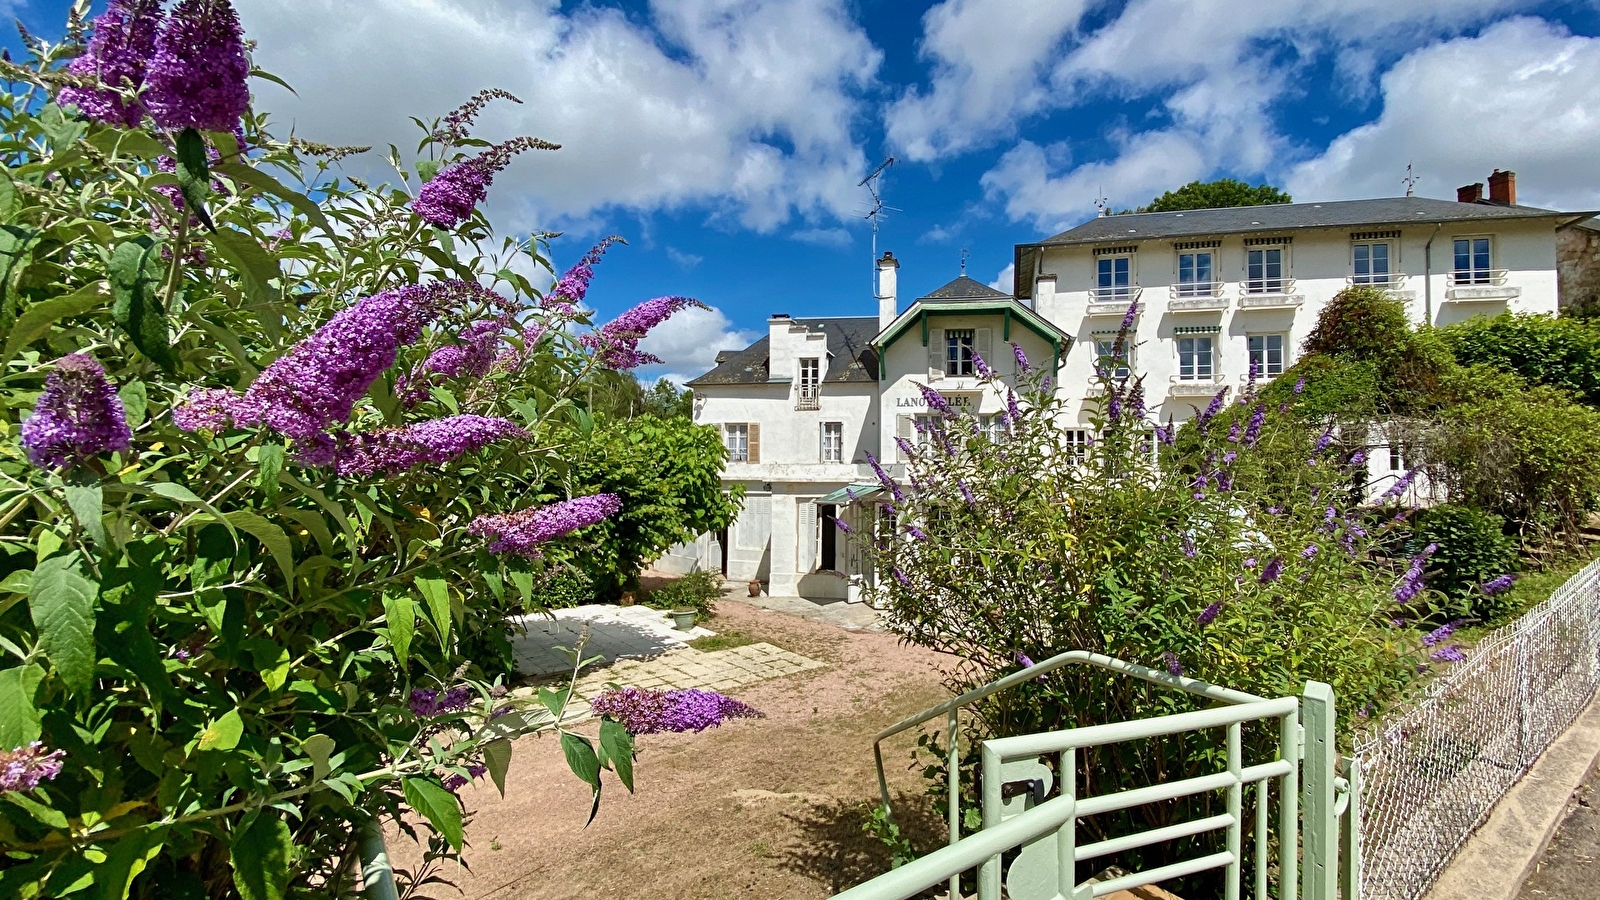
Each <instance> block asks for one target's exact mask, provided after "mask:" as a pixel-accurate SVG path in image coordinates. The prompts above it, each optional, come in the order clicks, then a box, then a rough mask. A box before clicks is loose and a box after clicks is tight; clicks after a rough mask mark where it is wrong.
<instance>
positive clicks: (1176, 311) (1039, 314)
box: [689, 171, 1594, 599]
mask: <svg viewBox="0 0 1600 900" xmlns="http://www.w3.org/2000/svg"><path fill="white" fill-rule="evenodd" d="M1489 185H1490V195H1489V197H1488V199H1484V198H1483V196H1482V191H1483V186H1482V185H1481V184H1479V185H1471V186H1468V187H1465V188H1462V189H1461V191H1460V192H1459V194H1458V199H1457V200H1456V201H1454V202H1452V201H1446V200H1432V199H1427V198H1421V197H1400V198H1389V199H1379V200H1351V201H1339V202H1328V203H1294V204H1282V205H1275V206H1252V207H1239V208H1230V209H1208V210H1191V211H1187V212H1171V213H1141V214H1133V215H1119V216H1102V217H1100V218H1097V219H1093V220H1091V221H1089V222H1086V223H1084V224H1083V225H1079V226H1078V227H1076V228H1073V229H1071V230H1069V231H1065V232H1063V233H1061V234H1058V235H1056V236H1054V237H1051V238H1048V239H1046V240H1043V241H1038V242H1036V243H1028V244H1019V245H1017V247H1016V257H1015V258H1016V273H1017V275H1016V289H1017V295H1018V296H1017V298H1012V297H1008V296H1006V295H1005V294H1003V293H1001V292H999V291H996V290H993V289H991V288H988V287H985V286H984V285H982V284H979V283H978V282H976V281H974V280H972V279H970V278H967V277H965V276H962V277H960V278H957V279H956V280H955V281H953V282H951V283H950V284H948V285H945V286H944V287H942V288H940V289H938V290H936V291H934V292H933V293H931V294H929V295H927V296H926V297H921V298H918V299H917V300H916V301H915V302H914V303H912V304H911V305H910V306H909V307H908V308H907V309H906V310H905V311H903V312H901V311H900V310H899V308H898V306H897V303H896V296H895V294H896V280H897V278H896V276H897V269H898V267H899V264H898V263H897V262H896V261H895V260H894V257H893V255H892V254H888V253H885V254H884V257H883V259H881V260H879V264H878V273H879V288H878V293H879V295H880V296H879V297H878V305H879V311H878V316H877V318H875V319H874V318H837V319H795V318H790V317H789V316H787V315H783V316H774V317H773V318H772V319H770V320H769V322H768V335H767V337H765V338H763V339H761V340H760V341H757V342H756V343H755V344H752V345H751V346H750V347H748V348H746V349H745V350H742V351H737V352H730V353H725V354H723V355H722V356H720V357H719V358H718V365H717V367H716V368H715V369H713V370H712V371H710V372H708V373H706V374H705V375H702V376H701V377H699V378H697V379H695V380H693V381H691V382H689V384H690V386H691V387H693V388H694V391H695V421H697V422H700V423H706V424H714V425H717V426H718V427H719V428H721V429H722V430H723V435H724V439H725V440H726V442H727V445H728V448H729V450H730V453H731V459H732V461H731V462H730V463H729V464H728V467H727V470H726V472H725V473H724V481H725V483H728V484H742V485H744V487H745V490H746V501H745V508H744V511H743V513H741V515H740V517H739V520H738V522H737V523H736V524H735V525H734V527H733V528H732V529H731V533H730V534H728V535H724V536H720V537H719V538H718V540H717V544H718V545H719V546H720V547H725V548H728V549H727V552H726V559H725V562H723V565H724V566H725V573H726V574H727V575H728V577H730V578H733V579H738V580H745V579H750V578H759V579H761V580H763V581H768V582H769V592H770V593H772V594H774V595H780V596H797V595H798V596H804V597H812V598H819V599H820V598H844V597H850V598H851V599H854V592H853V591H852V590H851V588H850V585H851V584H852V583H853V584H856V585H858V586H859V585H860V584H863V583H865V581H866V580H867V579H870V577H871V573H868V572H863V571H861V568H862V567H861V566H860V565H859V560H856V559H849V558H846V557H847V556H848V550H847V544H848V542H847V541H844V540H841V539H840V538H839V535H838V532H837V529H835V528H833V527H830V525H831V521H832V518H833V517H835V516H842V517H844V518H845V520H846V523H847V524H849V525H850V526H852V527H855V526H858V525H867V524H870V522H857V521H855V520H854V519H855V518H857V517H869V516H870V515H871V514H872V513H871V507H870V506H869V505H867V504H861V503H851V502H850V497H849V495H848V494H847V493H846V489H847V488H849V486H850V485H852V484H855V485H857V487H856V488H855V489H853V490H852V493H854V494H855V495H857V496H861V495H863V494H867V493H869V492H871V491H872V490H873V489H874V487H875V485H876V480H875V479H874V477H873V475H872V472H871V469H870V467H868V466H867V465H866V461H867V460H866V456H867V454H868V453H871V454H873V455H874V456H876V457H877V458H879V459H882V460H883V461H884V463H885V464H886V465H891V466H892V465H893V464H895V463H897V462H899V461H900V460H899V459H898V451H897V450H896V445H895V438H897V437H899V438H905V439H913V437H914V434H915V430H914V426H913V423H914V422H915V417H916V416H917V415H919V414H922V413H921V412H920V411H921V410H924V409H925V408H926V403H925V401H924V400H923V398H922V395H921V392H920V389H919V387H918V384H919V383H922V384H927V385H930V386H932V387H934V388H935V389H937V390H938V391H939V392H940V393H941V394H943V395H944V396H945V397H946V398H948V399H949V400H950V401H951V402H953V403H957V404H963V405H968V406H970V407H973V408H975V409H976V411H977V412H978V413H979V414H980V415H988V414H992V413H995V412H998V411H999V408H1000V403H1001V398H1000V396H999V395H997V394H994V393H993V392H988V393H985V392H984V391H982V390H980V389H979V387H978V385H977V384H976V381H975V379H974V378H973V377H972V354H973V353H977V354H980V355H981V356H982V357H983V358H984V359H985V360H988V361H989V362H990V363H991V364H992V365H993V366H994V367H995V368H996V369H997V370H998V371H1000V372H1001V374H1002V375H1009V374H1011V372H1012V367H1013V365H1014V363H1013V357H1012V353H1011V351H1010V348H1009V347H1008V346H1007V342H1016V343H1017V344H1019V345H1021V346H1022V347H1023V349H1024V350H1025V351H1026V352H1027V354H1028V357H1029V358H1030V359H1032V360H1033V361H1034V362H1035V363H1036V364H1041V365H1046V366H1049V365H1054V366H1055V367H1056V368H1057V370H1058V377H1057V380H1056V383H1057V385H1058V388H1057V390H1058V391H1060V392H1061V393H1062V395H1063V398H1064V399H1065V400H1066V401H1067V402H1068V405H1069V411H1068V414H1069V420H1068V421H1067V422H1065V423H1063V424H1064V427H1068V428H1072V427H1073V426H1074V425H1077V426H1078V427H1079V428H1081V429H1082V431H1081V435H1082V437H1083V438H1085V439H1086V438H1087V437H1088V436H1089V432H1088V430H1087V428H1088V425H1089V420H1090V415H1091V413H1092V412H1093V411H1094V408H1095V404H1096V403H1098V402H1099V400H1098V398H1097V397H1096V396H1094V393H1095V388H1094V387H1093V386H1094V383H1095V379H1094V368H1095V366H1096V365H1097V363H1099V362H1102V358H1103V357H1104V356H1106V355H1108V354H1109V352H1110V345H1111V339H1112V337H1113V336H1114V335H1115V333H1116V330H1117V328H1118V326H1119V324H1120V322H1121V320H1122V318H1123V317H1124V315H1125V314H1126V312H1127V310H1128V307H1129V305H1130V304H1131V303H1135V302H1136V303H1137V304H1138V310H1137V316H1136V319H1135V324H1134V328H1133V334H1132V339H1131V340H1130V341H1129V345H1130V347H1131V350H1130V353H1131V359H1129V360H1127V362H1128V363H1129V364H1130V368H1131V370H1132V371H1135V372H1137V373H1139V374H1141V375H1143V376H1144V379H1145V382H1144V384H1145V392H1146V399H1147V404H1148V406H1149V409H1150V415H1151V416H1152V418H1153V419H1157V420H1160V421H1166V420H1169V419H1171V420H1175V421H1183V420H1185V419H1187V418H1189V417H1190V416H1192V415H1193V414H1194V412H1195V409H1196V407H1200V406H1204V405H1205V404H1206V402H1207V401H1208V400H1209V398H1210V397H1212V396H1213V395H1215V394H1216V393H1217V392H1218V391H1219V390H1227V391H1235V390H1237V389H1239V388H1240V387H1242V386H1243V384H1244V383H1245V381H1246V380H1247V378H1248V372H1249V369H1250V363H1251V361H1252V360H1254V361H1255V362H1256V364H1257V367H1258V371H1259V373H1260V377H1261V378H1262V379H1264V380H1265V379H1270V378H1272V377H1274V376H1276V375H1278V374H1280V373H1282V372H1283V371H1284V370H1286V369H1287V368H1288V367H1289V366H1291V365H1293V364H1294V357H1295V351H1296V349H1297V348H1298V347H1299V345H1300V344H1301V342H1303V341H1304V340H1305V338H1306V336H1307V335H1308V334H1309V333H1310V331H1311V329H1312V328H1313V327H1314V326H1315V324H1316V320H1317V314H1318V312H1319V311H1320V310H1321V309H1322V307H1323V306H1324V305H1325V304H1326V303H1327V302H1328V301H1329V300H1331V299H1332V298H1333V296H1334V295H1335V294H1337V293H1339V292H1340V291H1342V290H1344V289H1345V288H1346V287H1348V286H1350V285H1352V284H1370V285H1375V286H1379V287H1382V288H1384V289H1385V290H1388V291H1389V292H1391V293H1392V294H1394V295H1395V296H1397V297H1399V298H1401V299H1402V300H1404V301H1406V302H1407V304H1408V306H1409V309H1410V312H1411V315H1412V317H1413V319H1414V320H1415V321H1418V322H1424V321H1425V322H1431V323H1433V324H1435V325H1446V324H1450V323H1452V322H1458V321H1461V320H1464V319H1467V318H1470V317H1472V316H1475V315H1480V314H1490V315H1492V314H1495V313H1499V312H1502V311H1505V310H1508V309H1509V310H1513V311H1517V312H1542V313H1553V312H1555V311H1556V310H1557V306H1558V296H1557V295H1558V290H1557V282H1558V277H1557V269H1558V266H1557V243H1558V233H1559V232H1564V231H1565V230H1566V229H1569V228H1571V227H1572V226H1574V225H1578V224H1580V223H1583V222H1585V221H1587V220H1588V219H1589V218H1591V217H1592V216H1593V215H1594V214H1593V213H1562V212H1555V211H1551V210H1545V209H1538V208H1534V207H1527V206H1519V205H1517V204H1516V202H1515V201H1516V182H1515V176H1514V175H1513V174H1512V173H1510V172H1499V171H1496V172H1495V174H1494V175H1492V176H1490V179H1489ZM1073 415H1076V416H1077V421H1076V422H1074V421H1072V420H1071V416H1073ZM1371 464H1372V466H1373V468H1374V471H1373V475H1374V477H1375V479H1380V480H1381V478H1382V477H1383V476H1385V475H1387V474H1389V473H1390V472H1391V470H1392V471H1393V472H1394V473H1395V474H1398V472H1399V471H1401V470H1402V469H1403V468H1404V460H1403V459H1402V458H1401V454H1399V453H1381V452H1380V453H1377V454H1374V455H1373V460H1372V463H1371ZM711 543H712V542H711V540H709V539H705V540H702V542H701V544H700V549H701V564H703V565H704V564H707V563H708V562H709V561H711V560H714V559H716V553H715V550H709V551H708V548H710V547H711Z"/></svg>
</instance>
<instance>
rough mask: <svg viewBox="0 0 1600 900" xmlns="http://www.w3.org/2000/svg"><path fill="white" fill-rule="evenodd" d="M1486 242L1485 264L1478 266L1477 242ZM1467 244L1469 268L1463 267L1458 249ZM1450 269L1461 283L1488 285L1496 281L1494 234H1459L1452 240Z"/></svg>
mask: <svg viewBox="0 0 1600 900" xmlns="http://www.w3.org/2000/svg"><path fill="white" fill-rule="evenodd" d="M1479 241H1482V242H1483V243H1484V245H1485V246H1484V254H1485V259H1484V265H1483V267H1481V268H1480V267H1479V266H1478V252H1477V251H1478V248H1477V242H1479ZM1462 243H1466V244H1467V268H1465V269H1463V268H1461V265H1460V261H1461V253H1460V250H1459V249H1458V248H1459V246H1460V245H1461V244H1462ZM1450 250H1451V253H1450V270H1451V273H1452V276H1453V280H1454V281H1455V283H1456V284H1461V285H1486V284H1493V283H1494V236H1493V235H1488V234H1458V235H1456V236H1455V237H1454V238H1451V240H1450Z"/></svg>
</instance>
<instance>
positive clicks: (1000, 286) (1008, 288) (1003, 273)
mask: <svg viewBox="0 0 1600 900" xmlns="http://www.w3.org/2000/svg"><path fill="white" fill-rule="evenodd" d="M989 287H992V288H994V289H995V290H997V291H1005V292H1006V293H1008V294H1013V295H1014V294H1016V292H1017V264H1016V263H1014V262H1012V263H1006V267H1005V268H1004V269H1001V270H1000V274H999V275H996V276H995V277H994V280H993V281H991V282H989Z"/></svg>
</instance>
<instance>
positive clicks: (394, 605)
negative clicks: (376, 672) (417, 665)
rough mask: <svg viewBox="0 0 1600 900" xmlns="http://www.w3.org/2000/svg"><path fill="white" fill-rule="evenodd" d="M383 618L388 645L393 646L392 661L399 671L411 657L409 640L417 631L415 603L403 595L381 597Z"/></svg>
mask: <svg viewBox="0 0 1600 900" xmlns="http://www.w3.org/2000/svg"><path fill="white" fill-rule="evenodd" d="M383 616H384V619H385V620H387V622H388V626H389V643H391V644H393V645H394V661H395V664H396V665H398V666H399V667H400V668H401V669H404V668H405V667H406V660H407V659H409V658H410V656H411V638H412V635H414V634H415V633H416V630H417V602H416V601H415V600H412V599H411V598H410V597H407V596H406V595H404V594H399V593H394V592H386V593H384V595H383Z"/></svg>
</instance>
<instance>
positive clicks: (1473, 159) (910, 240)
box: [0, 0, 1600, 381]
mask: <svg viewBox="0 0 1600 900" xmlns="http://www.w3.org/2000/svg"><path fill="white" fill-rule="evenodd" d="M68 5H69V4H68V3H67V2H66V0H0V13H10V14H12V15H15V16H17V17H18V18H20V19H21V20H22V21H23V22H24V23H25V24H26V25H27V26H28V28H29V29H30V30H32V31H34V32H35V33H37V34H40V35H43V36H47V37H52V38H53V37H58V36H59V35H60V34H61V32H62V23H63V21H64V19H65V10H66V8H67V6H68ZM101 6H102V4H101V3H99V2H96V4H95V11H96V12H98V11H99V9H100V8H101ZM236 6H237V8H238V9H239V13H240V17H241V19H242V21H243V23H244V27H245V31H246V37H247V38H249V39H251V40H254V41H256V42H257V46H256V49H255V51H254V60H255V63H256V64H257V65H258V66H260V67H262V68H263V69H266V70H268V71H270V72H272V73H274V74H275V75H277V76H279V77H281V78H283V79H284V80H285V81H287V82H289V83H290V84H291V85H292V86H293V87H294V92H292V93H291V92H290V91H288V90H285V89H284V88H282V87H279V86H277V85H275V84H272V83H270V82H267V81H264V80H258V81H257V82H256V84H255V85H254V91H255V95H254V103H255V104H256V107H257V108H258V109H264V110H266V111H268V112H270V113H271V114H272V116H273V119H274V120H275V122H276V124H277V129H278V131H279V132H280V133H281V132H286V131H287V130H288V129H289V128H293V129H294V131H295V133H297V134H299V135H300V136H302V137H305V138H307V139H311V140H316V141H322V142H325V143H333V144H370V145H375V146H378V147H383V146H384V145H386V144H388V143H391V142H393V143H395V144H398V145H400V146H402V147H405V146H408V145H409V146H411V147H415V141H416V137H417V136H418V131H417V129H416V126H415V125H414V124H413V123H412V122H411V121H410V117H411V116H419V117H423V118H432V117H435V116H439V115H443V114H444V113H445V112H447V111H449V110H450V109H451V108H453V107H455V106H456V105H458V104H459V103H461V102H462V101H463V100H465V99H466V98H467V97H469V96H471V95H472V94H473V93H474V92H476V91H477V90H479V89H481V88H485V87H498V88H503V89H505V90H508V91H510V92H512V93H513V94H515V95H517V97H519V98H520V99H521V100H522V101H523V102H522V103H521V104H512V103H509V102H501V103H497V104H495V105H493V106H491V107H490V108H489V109H488V110H487V111H486V112H485V114H484V115H483V116H482V118H481V119H480V122H479V125H478V127H477V131H476V133H477V135H478V136H480V137H483V138H486V139H489V140H496V141H498V140H504V139H506V138H509V137H513V136H516V135H521V134H532V135H536V136H539V137H542V138H546V139H548V140H551V141H555V142H557V143H559V144H561V145H562V149H561V150H558V151H552V152H535V153H529V154H525V155H524V156H523V157H521V158H519V159H518V160H517V161H516V162H515V163H513V164H512V166H511V167H510V168H508V169H507V170H505V171H504V172H502V173H500V175H499V176H498V177H497V178H496V180H495V183H494V187H493V188H492V189H491V191H490V198H489V202H488V205H487V207H486V209H487V212H488V214H489V216H490V218H491V220H492V221H493V222H494V223H495V225H496V227H497V228H498V229H499V230H500V231H501V232H502V233H510V234H520V233H527V232H530V231H534V230H552V231H561V232H563V236H562V237H561V238H559V239H557V240H556V241H555V243H554V246H553V248H552V249H553V256H554V263H555V265H556V267H557V269H558V271H559V270H560V269H562V268H564V267H565V266H567V265H570V264H571V263H572V262H574V261H575V260H576V259H577V258H578V257H579V256H581V255H582V254H583V252H584V251H585V250H587V249H588V247H589V246H590V245H591V244H592V243H594V242H595V241H596V240H598V239H599V238H601V237H604V236H606V235H610V234H617V235H621V236H622V237H623V238H625V239H626V240H627V241H628V242H629V243H628V246H626V247H615V248H613V249H612V250H611V252H610V253H609V254H608V255H607V257H606V260H605V262H604V263H603V264H602V265H601V266H600V267H599V269H598V270H597V273H596V277H595V281H594V284H593V287H592V288H591V291H590V294H589V302H590V303H591V305H593V306H594V307H595V308H596V309H597V311H598V313H599V318H601V319H606V318H610V317H612V316H614V315H616V314H618V313H620V312H622V311H623V310H625V309H627V308H628V307H630V306H632V305H634V304H635V303H638V302H640V301H643V300H646V299H649V298H651V297H656V296H662V295H669V294H673V295H687V296H692V297H695V298H698V299H700V300H701V301H703V302H705V303H706V304H707V305H709V306H710V307H711V310H709V311H697V310H695V311H689V312H686V313H683V314H680V316H679V317H676V318H674V319H673V320H671V321H669V322H668V323H666V324H665V325H663V326H661V327H660V328H659V329H658V331H657V332H656V333H655V334H653V335H652V336H651V337H650V338H648V339H647V340H646V342H645V344H644V345H643V346H644V347H645V348H646V349H649V350H652V351H653V352H655V353H656V354H657V355H659V356H661V357H663V358H664V359H665V360H666V363H665V364H664V365H661V366H654V367H650V368H648V369H645V370H641V371H640V373H639V374H640V375H641V377H643V378H645V379H653V378H656V377H660V376H668V377H672V378H673V379H674V380H680V381H681V380H683V379H685V378H692V377H693V376H695V375H697V374H700V373H701V372H704V371H705V370H707V369H709V368H710V367H711V366H712V364H713V360H714V357H715V355H716V353H717V351H718V350H722V349H728V348H736V347H743V346H746V345H747V344H748V343H749V342H750V341H752V340H754V339H755V338H757V337H759V336H760V335H761V334H764V333H765V330H766V320H767V318H768V316H770V315H772V314H773V313H788V314H791V315H794V316H797V317H805V316H825V315H828V316H838V315H875V314H876V309H877V307H876V303H875V301H874V300H873V298H872V229H871V227H870V225H869V223H868V221H867V220H866V218H865V213H866V212H867V211H868V209H869V203H870V197H869V195H868V193H867V190H866V189H865V188H862V187H860V186H858V182H859V181H860V180H861V179H862V177H863V176H865V175H866V174H867V173H868V172H869V171H871V170H872V169H873V168H874V167H876V166H877V165H878V164H879V163H880V162H882V161H883V160H885V159H886V158H888V157H891V156H892V157H894V159H895V164H894V165H893V166H892V167H890V168H889V169H887V170H886V172H885V173H884V175H883V176H882V178H881V192H882V194H883V197H884V201H885V202H886V203H887V204H888V205H889V206H890V207H893V209H892V210H891V211H889V212H888V213H887V214H886V216H885V217H884V219H883V220H882V223H881V229H880V232H879V235H878V247H879V252H882V251H883V250H892V251H893V252H894V254H895V256H896V257H897V258H899V259H900V261H901V268H900V296H901V300H902V307H903V306H904V305H905V303H906V302H908V300H909V299H910V298H913V297H917V296H920V295H922V294H925V293H928V292H929V291H932V290H933V289H935V288H937V287H939V286H940V285H942V284H944V283H945V282H947V281H949V280H950V279H952V278H954V277H955V276H956V275H957V274H959V273H960V271H961V268H960V267H961V264H962V260H963V257H964V256H965V257H966V266H967V273H968V274H969V275H971V276H973V277H974V278H977V279H978V280H980V281H984V282H988V283H991V284H994V285H996V286H998V287H1000V288H1002V289H1004V290H1008V291H1009V290H1010V289H1011V272H1010V268H1009V266H1010V260H1011V256H1012V247H1013V245H1014V244H1016V243H1019V242H1024V241H1033V240H1038V239H1040V238H1043V237H1047V236H1049V235H1051V234H1055V233H1057V232H1060V231H1063V230H1065V229H1067V228H1070V227H1072V226H1073V225H1075V224H1078V223H1080V222H1082V221H1085V220H1086V219H1088V218H1091V217H1093V216H1094V215H1095V214H1096V201H1097V200H1101V199H1103V200H1104V201H1105V202H1106V203H1108V204H1109V205H1110V206H1112V207H1114V208H1130V207H1134V206H1138V205H1140V204H1143V203H1146V202H1148V201H1149V200H1150V199H1151V198H1153V197H1155V196H1156V195H1159V194H1160V193H1162V192H1163V191H1166V190H1169V189H1171V188H1175V187H1178V186H1181V185H1183V184H1185V183H1187V182H1189V181H1192V180H1195V179H1211V178H1219V177H1231V178H1239V179H1242V180H1246V181H1249V182H1252V183H1260V182H1269V183H1272V184H1275V185H1278V186H1280V187H1283V188H1285V189H1287V190H1288V191H1289V192H1290V193H1291V194H1292V195H1293V196H1294V197H1295V199H1296V200H1300V201H1315V200H1336V199H1353V198H1365V197H1381V196H1398V195H1401V194H1403V193H1404V192H1405V185H1404V184H1403V183H1402V180H1403V179H1404V178H1405V176H1406V167H1407V165H1408V164H1410V165H1411V167H1412V172H1413V173H1414V174H1415V176H1416V178H1417V181H1416V191H1417V193H1418V194H1421V195H1423V196H1430V197H1441V198H1453V197H1454V196H1455V194H1454V192H1455V188H1456V187H1457V186H1458V185H1462V184H1468V183H1471V182H1475V181H1483V180H1485V179H1486V177H1487V176H1488V174H1489V172H1490V171H1492V170H1493V169H1495V168H1502V169H1511V170H1514V171H1516V172H1517V184H1518V196H1519V200H1520V201H1521V202H1523V203H1528V204H1533V205H1540V206H1548V207H1553V208H1558V209H1586V210H1587V209H1600V153H1597V152H1596V150H1597V148H1600V0H1553V2H1520V0H1103V2H1102V0H945V2H940V3H912V2H906V0H743V2H740V0H656V2H649V0H640V2H603V0H591V2H578V3H574V2H559V0H360V2H351V0H236ZM0 43H4V44H6V45H8V46H10V47H11V48H12V49H13V50H15V48H16V39H15V37H14V36H13V35H9V34H8V35H7V37H6V38H5V39H4V40H3V41H0ZM380 163H381V160H379V159H376V158H373V159H365V160H364V159H361V158H355V159H352V160H348V161H347V162H346V163H345V164H344V167H345V170H346V171H348V172H350V173H352V174H358V175H363V176H369V177H371V176H381V174H382V170H381V168H380ZM963 251H965V253H963Z"/></svg>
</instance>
